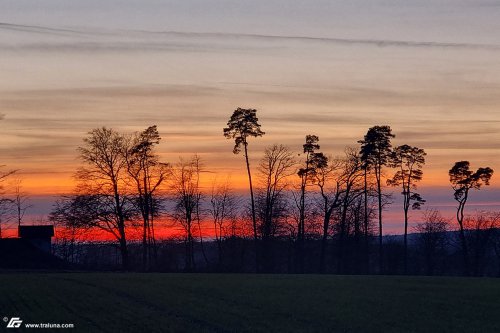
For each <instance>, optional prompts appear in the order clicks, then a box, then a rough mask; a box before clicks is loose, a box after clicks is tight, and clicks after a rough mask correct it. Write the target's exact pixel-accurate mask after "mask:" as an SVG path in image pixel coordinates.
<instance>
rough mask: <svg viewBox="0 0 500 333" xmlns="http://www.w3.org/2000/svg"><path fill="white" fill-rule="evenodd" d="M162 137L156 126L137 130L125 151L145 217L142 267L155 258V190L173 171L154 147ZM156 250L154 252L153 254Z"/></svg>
mask: <svg viewBox="0 0 500 333" xmlns="http://www.w3.org/2000/svg"><path fill="white" fill-rule="evenodd" d="M160 140H161V137H160V134H159V133H158V129H157V127H156V125H154V126H150V127H148V128H147V129H145V130H144V131H142V132H140V133H136V134H135V135H134V136H133V137H132V138H131V140H130V143H129V144H128V147H127V149H126V151H125V157H126V161H127V172H128V174H129V177H130V178H131V180H132V181H133V183H134V184H135V187H136V189H137V206H138V208H139V211H140V213H141V216H142V219H143V234H142V244H143V255H142V263H143V270H146V269H148V268H149V266H150V264H151V263H150V262H151V257H152V255H153V257H156V254H157V251H156V240H155V235H154V218H155V217H156V216H158V214H159V211H158V206H159V205H158V204H157V202H158V200H157V199H156V193H157V192H158V190H159V189H160V186H161V185H162V183H163V182H164V181H165V179H166V178H167V177H168V175H169V174H170V173H171V168H170V165H168V164H167V163H162V162H160V160H159V157H158V155H157V154H156V153H155V151H154V148H155V146H156V145H158V144H159V143H160ZM151 250H153V253H151Z"/></svg>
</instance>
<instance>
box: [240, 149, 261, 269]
mask: <svg viewBox="0 0 500 333" xmlns="http://www.w3.org/2000/svg"><path fill="white" fill-rule="evenodd" d="M247 145H248V144H247V143H246V142H245V143H244V145H243V146H244V147H245V162H246V164H247V173H248V182H249V185H250V200H251V204H252V225H253V239H254V246H255V272H258V271H259V253H258V252H259V249H258V247H259V244H258V239H257V218H256V216H255V199H254V196H253V185H252V173H251V172H250V161H249V159H248V147H247Z"/></svg>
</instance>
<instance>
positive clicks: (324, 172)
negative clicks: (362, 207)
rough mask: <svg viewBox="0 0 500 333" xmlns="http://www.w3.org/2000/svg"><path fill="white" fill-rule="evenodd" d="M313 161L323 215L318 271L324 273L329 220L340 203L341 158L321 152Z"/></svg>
mask: <svg viewBox="0 0 500 333" xmlns="http://www.w3.org/2000/svg"><path fill="white" fill-rule="evenodd" d="M313 162H314V163H315V164H316V167H315V169H316V172H315V175H314V183H315V184H316V185H317V186H318V188H319V194H320V201H321V202H320V206H321V210H322V215H323V229H322V237H321V250H320V260H319V272H320V273H324V272H325V264H326V248H327V242H328V234H329V230H330V221H331V219H332V214H333V212H334V210H335V209H336V208H338V206H339V205H340V195H341V193H342V191H341V186H342V185H341V182H342V180H341V177H340V175H339V173H340V168H341V165H342V159H340V158H338V159H333V158H328V157H326V156H325V155H323V154H318V155H317V156H316V157H315V158H314V159H313Z"/></svg>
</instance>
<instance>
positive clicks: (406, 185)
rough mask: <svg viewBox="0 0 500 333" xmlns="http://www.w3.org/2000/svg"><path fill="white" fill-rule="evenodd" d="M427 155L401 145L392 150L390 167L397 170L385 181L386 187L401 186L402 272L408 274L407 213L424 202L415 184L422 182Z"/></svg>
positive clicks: (422, 151) (415, 148) (419, 150)
mask: <svg viewBox="0 0 500 333" xmlns="http://www.w3.org/2000/svg"><path fill="white" fill-rule="evenodd" d="M426 155H427V154H426V153H425V151H424V150H423V149H420V148H417V147H411V146H409V145H402V146H398V147H396V148H394V151H393V152H392V154H391V163H390V164H391V167H393V168H395V169H397V171H396V173H395V174H394V176H393V177H392V179H388V180H387V185H390V186H395V187H396V186H401V187H402V192H401V194H402V195H403V211H404V218H405V221H404V222H405V233H404V272H405V274H406V273H407V272H408V211H409V209H410V207H411V208H412V209H420V207H421V206H422V204H424V203H425V200H424V199H422V197H421V196H420V194H419V193H417V192H416V190H417V183H418V182H419V181H420V180H422V175H423V171H422V167H423V165H424V164H425V156H426Z"/></svg>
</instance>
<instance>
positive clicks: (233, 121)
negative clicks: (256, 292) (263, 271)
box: [224, 108, 265, 268]
mask: <svg viewBox="0 0 500 333" xmlns="http://www.w3.org/2000/svg"><path fill="white" fill-rule="evenodd" d="M260 127H261V126H260V124H259V118H257V110H255V109H242V108H237V109H236V110H234V112H233V114H232V115H231V118H229V121H228V122H227V127H226V128H224V136H225V137H226V138H227V139H234V148H233V153H234V154H239V153H240V152H241V146H243V150H244V156H245V162H246V167H247V174H248V182H249V186H250V200H251V208H252V224H253V236H254V243H255V253H256V255H255V260H256V268H257V267H258V255H257V249H258V244H257V241H258V240H257V219H256V215H255V198H254V193H253V184H252V173H251V172H250V161H249V158H248V138H249V137H259V136H263V135H264V134H265V133H264V132H263V131H262V130H261V129H260Z"/></svg>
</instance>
